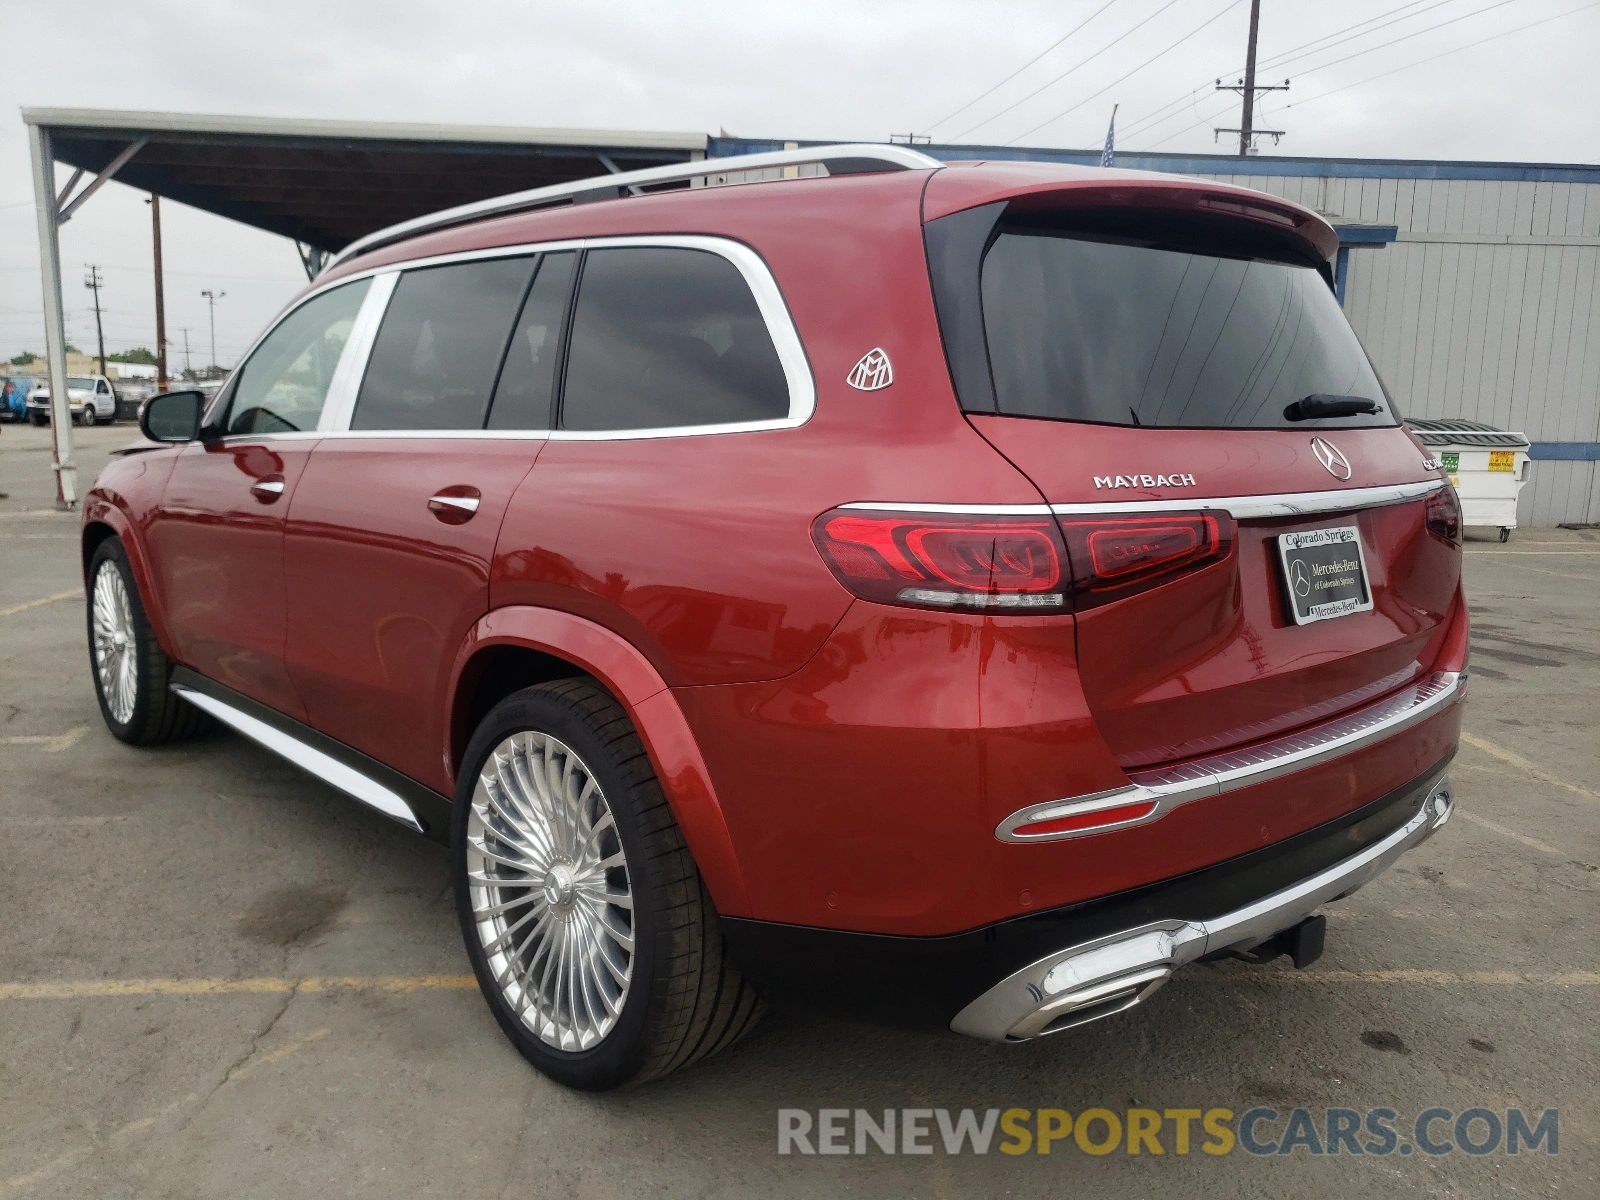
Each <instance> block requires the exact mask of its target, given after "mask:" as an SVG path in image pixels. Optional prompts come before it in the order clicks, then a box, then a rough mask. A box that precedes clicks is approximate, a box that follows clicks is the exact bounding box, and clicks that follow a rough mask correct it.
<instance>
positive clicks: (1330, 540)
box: [1278, 525, 1372, 625]
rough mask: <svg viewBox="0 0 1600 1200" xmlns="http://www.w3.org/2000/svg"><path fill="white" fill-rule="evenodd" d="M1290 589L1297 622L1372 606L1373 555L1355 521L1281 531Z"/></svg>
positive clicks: (1281, 555) (1280, 548) (1306, 622)
mask: <svg viewBox="0 0 1600 1200" xmlns="http://www.w3.org/2000/svg"><path fill="white" fill-rule="evenodd" d="M1278 558H1279V560H1280V561H1281V562H1282V563H1283V584H1284V591H1285V592H1286V593H1287V594H1288V597H1289V611H1290V612H1291V613H1292V614H1293V615H1294V623H1295V624H1296V625H1309V624H1311V622H1313V621H1326V620H1328V619H1329V618H1330V617H1343V616H1347V615H1348V614H1350V613H1357V612H1366V611H1367V610H1368V609H1370V608H1371V607H1372V592H1371V591H1370V590H1369V589H1368V587H1367V560H1366V557H1365V556H1364V555H1363V554H1362V551H1361V534H1360V532H1359V531H1358V530H1357V529H1356V527H1355V526H1354V525H1341V526H1338V527H1336V528H1334V529H1311V530H1307V531H1305V532H1304V533H1280V534H1279V535H1278Z"/></svg>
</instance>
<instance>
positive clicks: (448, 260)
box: [241, 234, 817, 442]
mask: <svg viewBox="0 0 1600 1200" xmlns="http://www.w3.org/2000/svg"><path fill="white" fill-rule="evenodd" d="M629 247H662V248H666V249H681V250H703V251H707V252H709V253H712V254H716V255H720V256H721V257H722V258H724V259H726V260H727V261H728V262H730V263H732V264H733V266H734V268H735V269H736V270H737V271H738V272H739V274H740V276H741V277H742V278H743V279H744V281H745V285H746V286H747V287H748V288H749V289H750V293H751V295H752V296H753V297H754V298H755V302H756V308H757V309H758V310H759V311H760V313H761V318H762V321H763V323H764V324H765V325H766V327H767V336H768V337H769V338H771V339H772V345H773V349H775V350H776V351H777V354H778V362H779V365H780V366H782V368H783V376H784V382H785V383H786V384H787V385H788V388H789V415H788V416H786V417H773V418H768V419H765V420H759V421H729V422H724V423H721V424H714V425H675V426H670V427H666V428H652V429H603V430H579V429H539V430H532V429H530V430H520V429H514V430H499V429H452V430H444V429H351V428H350V421H351V419H352V418H353V416H354V414H355V399H356V396H357V395H358V394H359V393H360V383H361V379H362V378H364V377H365V374H366V367H367V363H368V361H369V359H370V358H371V355H372V348H373V345H374V344H375V343H376V340H377V332H378V323H375V324H374V325H373V327H372V331H371V336H370V338H368V339H367V341H366V344H365V345H364V346H363V347H362V348H361V351H360V352H361V360H360V369H359V371H358V372H356V373H355V374H354V376H353V385H352V386H353V391H352V392H351V394H350V397H349V404H348V407H347V408H345V409H344V410H343V411H342V412H341V413H339V414H337V417H336V418H335V419H333V420H331V421H330V423H329V425H328V427H327V428H326V429H323V430H321V432H322V434H323V436H325V437H331V438H341V439H342V438H368V437H429V438H432V437H456V438H484V439H498V440H505V439H510V440H533V441H544V440H549V441H561V442H619V441H640V440H649V439H655V438H671V437H704V436H708V435H711V434H721V433H757V432H761V431H763V430H774V429H796V428H798V427H800V426H801V425H804V424H805V423H806V422H807V421H809V420H810V419H811V418H812V416H813V415H814V414H815V413H816V410H817V388H816V382H815V380H814V379H813V377H812V374H811V363H810V360H809V359H807V357H806V351H805V346H804V344H803V343H802V342H801V341H800V333H799V331H798V330H797V329H796V328H795V324H794V317H793V315H792V314H791V313H790V312H789V306H788V304H787V302H785V300H784V298H783V292H782V291H781V290H780V289H779V287H778V281H777V279H776V278H775V277H774V276H773V274H772V271H771V270H770V269H769V268H768V266H767V264H766V262H765V260H764V259H762V257H761V256H760V255H759V254H757V253H756V252H755V251H754V250H753V249H751V248H750V247H749V246H747V245H745V244H744V243H743V242H736V241H734V240H733V239H731V238H724V237H711V236H707V235H702V234H623V235H618V236H616V237H595V238H565V239H561V240H558V241H550V242H525V243H521V244H519V245H515V246H492V247H488V248H485V249H481V250H463V251H460V252H458V253H454V254H434V255H429V256H427V257H423V258H415V259H407V260H404V261H401V262H392V263H384V264H383V265H382V266H379V267H371V268H368V269H366V270H363V271H357V272H353V273H352V274H349V275H344V276H341V277H340V278H339V279H337V280H335V281H333V282H331V283H329V284H326V285H324V286H323V287H320V288H317V289H315V290H313V291H311V292H308V293H307V294H306V296H305V299H304V300H302V301H301V303H305V301H306V300H310V299H312V298H313V297H314V296H317V295H319V294H321V293H322V292H324V291H327V290H328V289H330V288H334V287H338V286H340V285H341V284H346V283H353V282H355V281H356V280H358V279H365V278H368V277H371V276H382V275H393V276H394V277H395V279H396V282H398V277H399V275H400V274H401V273H402V272H405V271H414V270H419V269H421V268H424V267H436V266H446V265H449V264H452V263H460V262H473V261H477V260H479V259H487V258H514V257H518V256H523V255H533V254H553V253H556V252H558V251H562V250H608V249H622V248H629ZM394 286H395V285H394V284H391V285H390V289H391V293H392V289H393V287H394ZM369 296H370V293H369ZM387 303H388V299H387V297H386V298H385V299H384V304H385V306H386V305H387ZM295 307H296V308H298V307H299V305H298V304H297V305H295ZM290 311H293V310H290ZM366 312H367V309H366V305H365V304H363V305H362V311H361V314H360V316H361V317H364V316H366ZM283 315H284V316H285V317H286V316H288V315H289V313H288V312H285V313H284V314H283ZM380 316H381V314H380ZM281 319H282V318H280V320H281ZM359 319H360V317H358V321H359ZM277 324H278V322H276V321H275V322H273V327H274V328H276V326H277ZM268 332H270V330H269V331H268ZM262 336H263V337H265V336H266V335H265V334H263V335H262ZM354 341H355V333H354V331H352V333H351V340H350V342H349V343H346V351H347V352H348V351H349V350H350V348H351V344H352V343H354ZM258 343H259V339H258ZM254 348H255V347H254V346H252V347H251V350H252V351H253V350H254ZM241 361H243V360H241ZM344 367H345V360H344V359H343V358H341V359H340V360H339V368H338V370H339V372H343V370H344ZM330 390H331V389H330ZM330 407H331V405H325V406H324V407H323V412H324V414H326V413H328V411H329V408H330ZM269 436H270V435H269Z"/></svg>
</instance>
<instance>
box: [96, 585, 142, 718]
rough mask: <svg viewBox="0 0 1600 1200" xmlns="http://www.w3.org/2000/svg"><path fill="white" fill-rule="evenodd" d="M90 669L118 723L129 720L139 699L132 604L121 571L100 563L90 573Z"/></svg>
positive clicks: (137, 650) (136, 643)
mask: <svg viewBox="0 0 1600 1200" xmlns="http://www.w3.org/2000/svg"><path fill="white" fill-rule="evenodd" d="M93 604H94V669H95V673H96V674H97V675H98V676H99V679H100V694H101V695H102V696H104V697H105V701H106V708H108V709H109V710H110V711H111V715H112V717H113V718H115V719H116V721H117V723H118V724H119V725H126V724H127V723H128V722H129V721H131V720H133V706H134V703H135V702H136V701H137V700H138V698H139V674H138V672H139V645H138V641H137V639H136V638H135V636H134V631H133V605H132V603H131V602H130V601H129V599H128V588H127V585H126V584H125V583H123V581H122V572H121V571H119V570H118V569H117V565H116V563H114V562H103V563H101V564H100V569H99V570H98V571H96V572H95V576H94V600H93Z"/></svg>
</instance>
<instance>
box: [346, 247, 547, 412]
mask: <svg viewBox="0 0 1600 1200" xmlns="http://www.w3.org/2000/svg"><path fill="white" fill-rule="evenodd" d="M533 265H534V260H533V259H532V258H491V259H483V260H480V261H475V262H465V263H456V264H453V265H451V266H444V267H426V268H423V269H421V270H417V271H407V272H406V273H405V274H403V275H402V276H400V282H399V283H398V284H397V285H396V287H395V292H394V296H393V297H392V298H391V299H390V301H389V308H388V311H387V312H386V313H385V314H384V318H383V325H382V326H381V327H380V328H379V330H378V337H377V341H375V342H374V343H373V346H372V356H371V358H370V359H369V360H368V362H367V372H366V377H365V378H364V379H363V380H362V381H361V392H360V395H359V396H358V397H357V398H356V410H355V414H354V415H353V416H352V417H351V419H350V428H351V429H481V428H483V419H484V415H485V413H487V411H488V408H489V393H490V392H491V391H492V390H493V388H494V379H495V372H496V371H497V370H498V369H499V366H500V356H501V354H502V353H503V352H504V350H505V345H506V338H507V336H508V335H509V334H510V333H511V323H512V322H513V321H515V320H516V319H517V305H518V303H519V302H520V301H521V300H522V293H523V291H524V289H525V288H526V287H527V285H528V278H529V276H531V275H532V273H533Z"/></svg>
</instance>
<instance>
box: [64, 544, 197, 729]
mask: <svg viewBox="0 0 1600 1200" xmlns="http://www.w3.org/2000/svg"><path fill="white" fill-rule="evenodd" d="M104 570H114V571H115V572H116V573H117V574H118V575H119V576H120V577H121V580H122V586H123V588H124V590H125V594H126V596H127V600H128V609H129V615H130V616H131V618H132V630H133V638H132V646H133V658H132V671H133V688H134V697H133V706H132V711H131V712H129V713H128V715H127V719H126V720H120V719H118V716H117V713H116V712H115V711H114V708H115V707H116V706H115V705H114V704H113V703H112V702H111V701H110V700H108V698H107V696H106V687H105V683H104V682H103V680H102V678H101V670H100V665H99V661H98V657H97V654H96V648H95V601H96V595H95V593H96V591H97V590H98V589H99V588H100V587H102V586H105V583H104V580H105V576H103V575H102V571H104ZM87 586H88V591H89V595H88V604H87V605H86V608H87V610H88V622H87V623H88V637H89V674H90V675H91V676H92V677H93V679H94V694H95V699H97V700H98V701H99V702H100V716H101V717H102V718H103V719H104V720H105V723H106V728H107V729H109V730H111V733H112V736H113V737H115V738H117V739H118V740H119V741H124V742H127V743H128V744H129V745H130V746H156V745H160V744H161V743H163V742H175V741H179V740H180V739H182V738H187V737H192V736H193V735H194V734H196V733H198V732H200V731H201V730H202V729H205V728H206V727H207V726H208V725H209V724H210V720H209V718H208V717H207V716H206V715H205V714H204V713H202V712H201V711H200V710H199V709H197V708H195V707H193V706H192V705H190V704H188V703H186V702H185V701H183V700H181V699H180V698H179V697H177V696H175V695H174V694H173V693H172V691H171V690H170V689H169V688H168V686H167V684H168V681H169V680H170V679H171V676H172V667H173V663H172V660H171V659H170V658H168V657H167V655H166V652H165V651H163V650H162V649H161V643H160V642H158V641H157V640H156V635H155V633H154V632H153V631H152V630H151V628H150V621H149V619H148V618H146V616H145V613H144V603H143V601H142V600H141V599H140V597H139V589H138V587H137V586H136V585H135V584H134V581H133V572H132V571H131V570H130V569H129V568H128V554H127V551H126V550H124V549H123V546H122V541H121V539H119V538H115V537H110V538H107V539H106V540H105V541H103V542H101V543H100V545H99V546H97V547H95V552H94V555H93V556H92V557H91V558H90V559H89V572H88V584H87Z"/></svg>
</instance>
